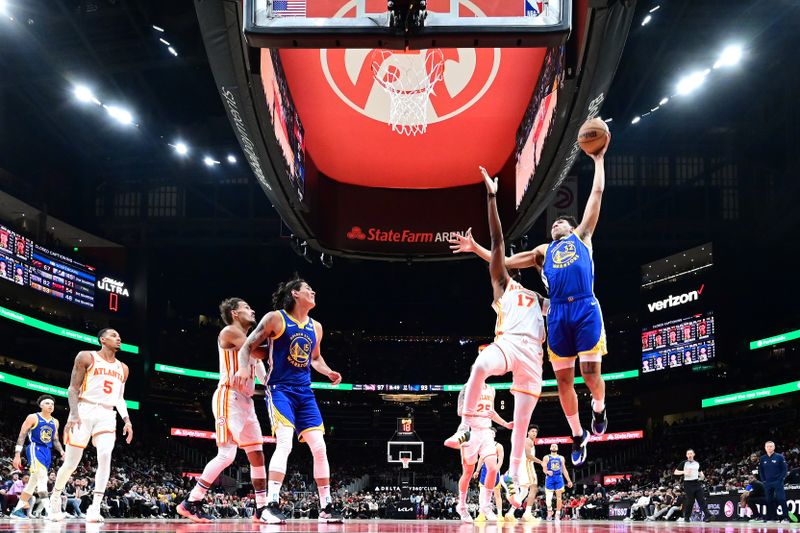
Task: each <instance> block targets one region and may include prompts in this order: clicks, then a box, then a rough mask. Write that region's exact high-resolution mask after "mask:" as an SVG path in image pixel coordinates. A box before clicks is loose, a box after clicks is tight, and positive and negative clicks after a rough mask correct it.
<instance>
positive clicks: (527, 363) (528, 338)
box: [445, 167, 548, 508]
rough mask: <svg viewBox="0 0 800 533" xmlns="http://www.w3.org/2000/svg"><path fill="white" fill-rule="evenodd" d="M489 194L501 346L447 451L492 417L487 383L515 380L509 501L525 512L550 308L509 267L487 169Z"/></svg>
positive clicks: (479, 362)
mask: <svg viewBox="0 0 800 533" xmlns="http://www.w3.org/2000/svg"><path fill="white" fill-rule="evenodd" d="M480 170H481V173H482V174H483V179H484V183H485V185H486V190H487V194H488V206H489V233H490V234H491V238H492V257H491V261H490V263H489V274H490V276H491V282H492V288H493V289H494V303H493V304H492V307H493V308H494V310H495V312H496V313H497V323H496V325H495V340H494V342H493V343H492V344H491V345H489V347H488V348H486V349H485V350H483V351H482V352H481V353H480V355H479V356H478V358H477V359H476V360H475V364H473V365H472V369H471V371H470V376H469V380H468V381H467V384H466V387H465V389H466V393H465V402H464V416H463V417H462V420H461V425H460V426H459V428H458V431H456V433H455V434H454V435H453V436H451V437H450V438H449V439H447V441H445V445H447V446H453V445H454V444H455V445H459V444H463V443H464V442H467V441H468V440H469V439H470V428H471V427H472V426H474V425H475V424H476V423H480V422H479V420H480V419H481V418H485V417H486V416H487V414H486V413H479V412H478V411H477V406H478V403H479V400H480V395H481V390H482V388H483V384H484V383H485V382H486V378H488V377H489V376H499V375H502V374H505V373H507V372H509V371H510V372H511V373H512V375H513V379H512V386H511V392H512V394H513V395H514V429H513V430H512V433H511V457H510V459H509V478H508V479H505V480H504V484H505V486H506V487H507V489H508V501H509V502H510V503H511V505H513V506H514V507H517V508H519V507H521V506H522V502H523V500H524V498H525V493H526V492H527V491H526V490H525V488H524V487H523V486H521V484H520V468H521V465H522V461H523V459H524V455H525V433H526V431H527V428H528V424H529V423H530V420H531V414H533V409H534V408H535V407H536V402H537V401H538V399H539V395H540V394H541V391H542V342H543V341H544V318H543V316H542V314H543V312H546V310H547V306H548V302H547V300H545V299H544V298H543V297H542V296H541V295H540V294H538V293H536V292H533V291H530V290H528V289H526V288H525V287H523V286H522V285H521V284H519V283H517V282H516V281H514V280H513V279H512V278H511V276H510V275H509V273H508V270H507V269H506V265H505V255H504V253H505V243H504V240H503V229H502V226H501V224H500V215H499V214H498V212H497V202H496V197H497V178H494V179H492V178H491V177H489V174H488V173H487V172H486V170H485V169H484V168H483V167H481V169H480Z"/></svg>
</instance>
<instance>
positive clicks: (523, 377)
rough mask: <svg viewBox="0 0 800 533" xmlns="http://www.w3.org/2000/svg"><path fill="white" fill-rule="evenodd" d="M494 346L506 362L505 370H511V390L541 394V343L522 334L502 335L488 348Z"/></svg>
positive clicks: (535, 394) (535, 395)
mask: <svg viewBox="0 0 800 533" xmlns="http://www.w3.org/2000/svg"><path fill="white" fill-rule="evenodd" d="M492 346H496V347H497V349H498V350H500V352H501V353H502V355H503V358H504V359H505V362H506V372H511V373H512V374H513V377H512V379H511V392H512V393H513V392H520V393H523V394H529V395H531V396H534V397H536V398H538V397H539V396H540V395H541V394H542V362H543V361H544V358H543V352H542V344H541V343H540V342H536V341H535V340H533V339H531V338H530V337H526V336H523V335H504V336H502V337H500V338H499V339H497V340H496V341H494V343H493V344H492V345H490V346H489V348H487V350H488V349H490V348H492Z"/></svg>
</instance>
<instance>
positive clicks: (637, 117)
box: [631, 116, 642, 124]
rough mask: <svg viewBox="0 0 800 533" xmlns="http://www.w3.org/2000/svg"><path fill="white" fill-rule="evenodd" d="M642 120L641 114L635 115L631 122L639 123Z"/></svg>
mask: <svg viewBox="0 0 800 533" xmlns="http://www.w3.org/2000/svg"><path fill="white" fill-rule="evenodd" d="M641 120H642V117H639V116H636V117H633V120H631V124H638V123H639V121H641Z"/></svg>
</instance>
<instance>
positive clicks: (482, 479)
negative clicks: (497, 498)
mask: <svg viewBox="0 0 800 533" xmlns="http://www.w3.org/2000/svg"><path fill="white" fill-rule="evenodd" d="M488 471H489V470H488V469H487V468H486V465H483V466H482V467H481V475H480V476H479V477H478V482H479V483H480V484H481V485H483V486H484V487H485V486H486V474H487V473H488ZM498 483H500V471H499V470H498V471H497V478H496V479H495V480H494V486H495V487H497V486H498Z"/></svg>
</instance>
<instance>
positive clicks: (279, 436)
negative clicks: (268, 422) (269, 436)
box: [269, 426, 294, 474]
mask: <svg viewBox="0 0 800 533" xmlns="http://www.w3.org/2000/svg"><path fill="white" fill-rule="evenodd" d="M293 437H294V429H293V428H290V427H286V426H278V428H277V429H276V430H275V451H274V452H272V457H271V458H270V460H269V471H270V472H279V473H281V474H285V473H286V461H287V460H288V459H289V454H290V453H291V451H292V438H293Z"/></svg>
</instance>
